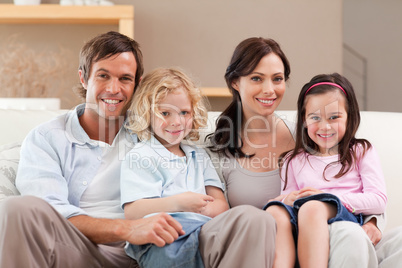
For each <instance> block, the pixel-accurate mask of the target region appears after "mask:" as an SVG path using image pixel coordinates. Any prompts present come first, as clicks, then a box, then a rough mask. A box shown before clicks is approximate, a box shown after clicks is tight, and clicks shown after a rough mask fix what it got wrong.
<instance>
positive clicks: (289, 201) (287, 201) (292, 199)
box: [283, 191, 299, 207]
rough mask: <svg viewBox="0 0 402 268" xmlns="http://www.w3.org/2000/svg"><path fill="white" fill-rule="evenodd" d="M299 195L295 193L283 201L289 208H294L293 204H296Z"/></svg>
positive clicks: (297, 192)
mask: <svg viewBox="0 0 402 268" xmlns="http://www.w3.org/2000/svg"><path fill="white" fill-rule="evenodd" d="M298 195H299V191H293V192H291V193H290V194H288V195H287V196H286V197H285V199H284V200H283V203H284V204H286V205H288V206H292V207H293V203H294V202H295V200H296V199H297V196H298Z"/></svg>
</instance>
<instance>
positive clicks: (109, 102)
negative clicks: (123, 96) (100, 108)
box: [102, 99, 122, 105]
mask: <svg viewBox="0 0 402 268" xmlns="http://www.w3.org/2000/svg"><path fill="white" fill-rule="evenodd" d="M102 101H103V102H104V103H107V104H113V105H115V104H119V103H120V102H122V101H121V100H116V99H113V100H112V99H102Z"/></svg>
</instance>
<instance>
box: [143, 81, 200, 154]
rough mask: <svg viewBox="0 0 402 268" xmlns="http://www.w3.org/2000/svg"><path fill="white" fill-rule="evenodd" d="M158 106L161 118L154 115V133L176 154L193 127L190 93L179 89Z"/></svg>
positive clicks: (152, 123) (169, 94) (152, 125)
mask: <svg viewBox="0 0 402 268" xmlns="http://www.w3.org/2000/svg"><path fill="white" fill-rule="evenodd" d="M157 105H158V107H157V108H158V110H159V113H160V114H159V115H160V116H157V115H153V118H152V122H151V128H152V131H153V132H154V135H155V138H156V139H158V140H159V142H160V143H162V144H163V145H164V146H165V147H166V148H167V149H168V150H169V151H171V152H173V153H175V152H176V151H175V150H179V147H180V142H181V141H182V140H183V139H184V138H185V137H186V136H187V135H188V134H189V133H190V131H191V128H192V126H193V112H192V111H193V109H192V105H191V101H190V99H189V96H188V93H187V92H186V91H185V90H184V89H182V88H178V89H176V90H174V91H172V92H170V93H168V94H167V96H166V97H165V98H164V99H163V100H161V101H160V102H159V103H158V104H157Z"/></svg>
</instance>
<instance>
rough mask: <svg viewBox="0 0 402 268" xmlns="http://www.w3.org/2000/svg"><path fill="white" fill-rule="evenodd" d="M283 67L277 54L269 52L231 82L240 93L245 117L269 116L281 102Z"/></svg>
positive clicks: (283, 91) (283, 85) (283, 79)
mask: <svg viewBox="0 0 402 268" xmlns="http://www.w3.org/2000/svg"><path fill="white" fill-rule="evenodd" d="M284 72H285V67H284V65H283V62H282V60H281V58H280V57H279V56H277V55H276V54H274V53H269V54H268V55H266V56H264V57H263V58H262V59H261V60H260V62H259V63H258V65H257V67H256V68H255V69H254V70H253V72H251V73H250V74H249V75H247V76H242V77H240V78H239V79H237V80H236V81H235V82H233V84H232V86H233V88H234V89H235V90H237V91H238V92H239V94H240V98H241V101H242V108H243V115H244V117H245V119H246V120H247V119H251V118H252V117H253V116H264V117H266V116H269V115H271V114H272V113H273V112H274V111H275V110H276V108H277V107H278V105H279V104H280V103H281V101H282V98H283V95H284V93H285V89H286V84H285V74H284Z"/></svg>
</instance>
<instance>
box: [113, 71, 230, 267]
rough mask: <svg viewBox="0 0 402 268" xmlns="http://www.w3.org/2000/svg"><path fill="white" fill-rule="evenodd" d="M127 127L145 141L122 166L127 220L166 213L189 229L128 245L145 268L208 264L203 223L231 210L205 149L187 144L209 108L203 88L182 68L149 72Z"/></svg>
mask: <svg viewBox="0 0 402 268" xmlns="http://www.w3.org/2000/svg"><path fill="white" fill-rule="evenodd" d="M129 110H130V112H131V113H132V115H131V116H130V117H129V119H128V125H127V128H128V129H130V130H132V131H133V132H134V133H137V135H138V138H139V140H140V141H141V142H140V143H138V144H136V145H135V147H134V148H133V149H132V150H131V151H130V152H129V153H128V154H127V157H126V159H125V161H124V162H123V164H122V167H121V199H122V201H121V202H122V206H123V207H124V213H125V216H126V218H127V219H138V218H142V217H148V216H149V215H151V214H153V213H159V212H167V213H169V214H171V215H172V216H173V217H174V218H175V219H177V220H178V221H179V222H180V223H181V225H182V227H183V230H184V232H183V233H182V236H180V237H179V238H178V239H177V240H176V241H175V242H174V243H172V244H169V245H166V246H165V247H162V248H159V247H157V246H155V245H152V244H147V245H145V246H137V245H132V244H128V245H127V246H126V252H127V254H128V255H129V256H130V257H132V258H134V259H136V260H137V261H138V263H139V264H140V266H141V267H182V266H183V267H203V263H202V259H201V256H200V254H199V251H198V234H199V231H200V229H201V226H202V225H203V224H204V223H205V222H207V221H208V220H210V219H211V218H213V217H215V216H216V215H218V214H220V213H221V212H223V211H225V210H227V209H228V204H227V202H226V200H225V197H224V195H223V185H222V183H221V182H220V180H219V177H218V175H217V173H216V171H215V169H214V167H213V165H212V163H211V161H210V159H209V157H208V155H207V154H206V153H205V151H204V150H202V149H198V148H196V147H193V146H189V145H185V144H183V143H182V141H183V139H190V140H198V138H199V133H198V129H199V128H200V127H204V126H206V120H207V110H206V108H205V106H204V103H203V98H202V96H201V93H200V90H199V89H198V88H196V87H195V85H194V84H193V82H192V81H191V80H190V79H189V78H188V77H187V76H186V75H185V74H184V73H183V72H181V71H180V70H178V69H164V68H160V69H156V70H154V71H152V72H150V73H149V74H148V75H146V76H145V77H144V78H143V79H142V81H141V84H140V87H139V89H138V90H137V92H136V93H135V96H134V101H133V103H132V104H131V107H130V109H129Z"/></svg>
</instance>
